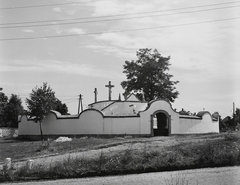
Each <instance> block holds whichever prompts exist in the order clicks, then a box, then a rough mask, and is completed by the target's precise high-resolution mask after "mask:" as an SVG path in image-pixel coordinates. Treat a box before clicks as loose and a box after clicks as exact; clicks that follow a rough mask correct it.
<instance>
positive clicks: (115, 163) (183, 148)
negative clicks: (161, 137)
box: [0, 134, 240, 184]
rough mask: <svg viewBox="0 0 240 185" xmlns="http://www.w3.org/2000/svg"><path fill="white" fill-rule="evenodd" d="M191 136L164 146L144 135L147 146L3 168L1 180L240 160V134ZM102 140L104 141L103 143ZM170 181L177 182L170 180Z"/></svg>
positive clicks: (154, 169)
mask: <svg viewBox="0 0 240 185" xmlns="http://www.w3.org/2000/svg"><path fill="white" fill-rule="evenodd" d="M199 137H200V136H199ZM191 138H194V137H190V136H186V137H182V136H181V137H169V139H166V142H167V141H168V140H171V139H175V140H181V141H182V142H178V143H177V144H175V145H171V146H167V145H165V146H162V147H153V145H151V142H147V141H146V140H149V139H145V140H144V139H143V140H144V141H145V142H144V144H143V145H142V146H143V147H139V148H136V147H134V144H138V143H137V140H135V142H136V143H134V142H133V143H132V144H131V143H130V144H128V145H129V147H128V148H127V149H124V150H122V151H119V152H117V153H107V152H106V153H105V152H103V151H102V152H100V153H99V155H98V156H96V157H94V158H86V157H77V158H70V157H69V158H68V159H65V160H63V161H61V162H58V163H55V164H54V165H49V166H43V165H35V166H34V167H33V169H32V170H28V169H27V168H26V167H25V166H23V167H22V168H20V169H17V170H14V169H11V170H8V171H4V170H3V171H2V172H0V173H2V174H0V180H1V179H2V181H11V180H19V179H21V180H22V179H26V178H33V179H34V178H35V179H36V178H39V179H46V178H47V179H61V178H80V177H87V176H95V175H98V176H101V175H114V174H129V173H143V172H157V171H171V170H183V169H192V168H203V167H220V166H231V165H239V164H240V152H239V150H240V138H239V136H238V135H237V134H223V135H221V137H215V136H209V137H206V136H204V137H203V138H204V139H200V140H194V139H193V140H192V141H191ZM200 138H201V137H200ZM207 138H210V139H207ZM88 140H90V141H86V140H85V144H86V143H94V144H93V146H96V145H97V144H96V143H95V142H97V141H93V140H98V139H94V138H92V139H88ZM99 140H100V141H101V140H102V142H103V143H106V142H107V141H105V140H104V139H99ZM100 141H99V142H100ZM130 141H131V140H130ZM139 141H142V140H141V139H140V140H138V142H139ZM75 142H77V141H75ZM102 142H100V143H101V144H102ZM122 142H123V141H122ZM61 144H63V143H61ZM68 144H69V143H68ZM50 147H51V144H50ZM87 147H88V146H87ZM70 148H71V147H70ZM71 149H72V148H71ZM183 180H184V181H183ZM178 181H179V182H180V181H181V182H182V183H181V184H187V181H186V179H184V178H180V179H179V180H178ZM166 183H168V184H173V183H172V182H170V181H169V182H166Z"/></svg>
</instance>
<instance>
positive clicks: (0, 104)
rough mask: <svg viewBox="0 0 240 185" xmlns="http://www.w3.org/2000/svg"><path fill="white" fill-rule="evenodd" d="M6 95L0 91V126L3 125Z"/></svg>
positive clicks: (6, 101)
mask: <svg viewBox="0 0 240 185" xmlns="http://www.w3.org/2000/svg"><path fill="white" fill-rule="evenodd" d="M7 103H8V97H7V96H6V95H5V94H4V93H2V92H1V93H0V126H4V124H5V120H4V109H5V107H6V106H7Z"/></svg>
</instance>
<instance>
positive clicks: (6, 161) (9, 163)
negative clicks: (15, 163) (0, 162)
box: [4, 158, 12, 170]
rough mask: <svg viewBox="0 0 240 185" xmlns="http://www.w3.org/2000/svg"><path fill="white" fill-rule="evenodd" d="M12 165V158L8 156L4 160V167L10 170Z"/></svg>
mask: <svg viewBox="0 0 240 185" xmlns="http://www.w3.org/2000/svg"><path fill="white" fill-rule="evenodd" d="M11 166H12V161H11V158H6V159H5V160H4V167H5V169H6V170H10V168H11Z"/></svg>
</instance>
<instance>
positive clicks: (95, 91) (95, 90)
mask: <svg viewBox="0 0 240 185" xmlns="http://www.w3.org/2000/svg"><path fill="white" fill-rule="evenodd" d="M94 94H95V96H94V100H95V103H96V102H97V94H98V92H97V88H95V89H94Z"/></svg>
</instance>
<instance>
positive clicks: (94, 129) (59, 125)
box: [18, 100, 219, 137]
mask: <svg viewBox="0 0 240 185" xmlns="http://www.w3.org/2000/svg"><path fill="white" fill-rule="evenodd" d="M159 111H164V112H165V113H167V114H168V115H169V116H170V118H171V126H170V127H171V128H170V131H171V134H192V133H211V132H215V133H216V132H217V133H218V132H219V126H218V125H219V123H218V121H212V117H211V115H210V113H204V114H202V115H201V118H200V117H198V118H199V119H191V118H188V119H187V118H182V117H179V114H178V113H177V112H175V111H174V110H173V109H172V106H171V104H170V103H168V102H166V101H163V100H155V101H153V102H150V104H149V106H148V107H147V108H146V110H145V111H141V112H139V114H138V115H135V116H104V115H103V113H102V112H101V111H99V110H96V109H87V110H85V111H83V112H82V113H81V114H80V115H79V116H75V117H74V116H60V115H59V114H57V113H56V112H54V111H53V112H50V113H49V114H48V115H47V117H46V118H45V119H44V121H43V123H42V130H43V134H44V135H47V136H60V135H72V136H73V135H75V136H77V135H125V134H126V135H144V136H153V128H152V127H153V125H152V124H153V123H152V119H151V116H152V115H153V114H155V113H157V112H159ZM18 130H19V136H20V137H25V136H39V135H40V129H39V123H34V122H33V121H32V120H27V117H26V116H22V117H21V120H20V122H19V127H18Z"/></svg>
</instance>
